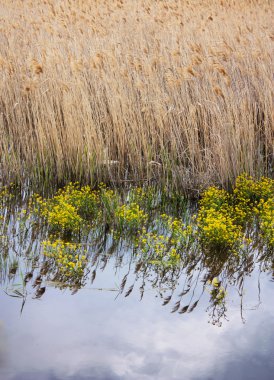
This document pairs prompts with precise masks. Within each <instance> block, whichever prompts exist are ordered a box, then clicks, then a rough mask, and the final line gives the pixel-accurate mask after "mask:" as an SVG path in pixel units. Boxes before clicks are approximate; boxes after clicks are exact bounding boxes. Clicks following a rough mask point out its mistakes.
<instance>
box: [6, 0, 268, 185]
mask: <svg viewBox="0 0 274 380" xmlns="http://www.w3.org/2000/svg"><path fill="white" fill-rule="evenodd" d="M271 3H272V2H271V1H263V0H261V1H260V0H259V1H255V0H254V1H251V0H249V1H248V0H237V1H236V0H235V1H232V0H224V1H221V0H220V1H218V0H212V1H209V0H194V1H183V0H181V1H176V0H169V1H168V0H166V1H160V0H158V1H156V0H141V1H138V0H113V1H108V0H105V1H103V0H102V1H101V0H93V1H91V0H77V1H76V0H74V1H72V0H63V1H61V0H59V1H58V0H44V1H33V0H21V1H20V0H1V1H0V33H1V34H0V75H1V82H0V134H1V135H0V136H1V137H0V152H1V169H0V170H1V177H2V181H5V182H6V181H14V180H16V179H17V180H21V181H24V180H26V179H28V180H29V181H31V182H32V183H40V184H41V183H45V182H46V183H53V182H56V181H59V182H62V181H66V180H70V179H72V180H75V179H78V180H81V181H91V182H96V181H101V180H103V181H112V182H114V183H121V182H123V181H127V180H135V181H146V180H148V181H151V180H155V181H160V182H165V183H168V184H172V185H174V186H179V187H181V188H184V189H186V190H187V189H195V188H198V187H200V186H205V185H208V184H210V183H216V182H217V183H220V184H222V185H224V186H226V185H228V184H229V182H230V181H232V180H233V179H234V178H235V177H236V175H237V174H239V173H240V172H242V171H247V172H249V173H250V174H252V175H254V176H260V175H262V174H266V175H270V176H272V175H273V160H274V148H273V146H274V144H273V143H274V141H273V140H274V139H273V119H274V112H273V87H272V85H273V82H272V81H273V63H272V61H273V56H274V55H273V42H274V41H273V40H274V29H273V12H272V5H271Z"/></svg>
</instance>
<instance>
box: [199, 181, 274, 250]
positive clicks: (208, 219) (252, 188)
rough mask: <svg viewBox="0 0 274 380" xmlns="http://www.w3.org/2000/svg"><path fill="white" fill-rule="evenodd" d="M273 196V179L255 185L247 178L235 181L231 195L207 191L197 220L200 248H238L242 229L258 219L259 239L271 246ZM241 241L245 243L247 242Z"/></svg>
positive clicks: (255, 182) (222, 191) (272, 240)
mask: <svg viewBox="0 0 274 380" xmlns="http://www.w3.org/2000/svg"><path fill="white" fill-rule="evenodd" d="M273 196H274V181H273V180H272V179H270V178H264V177H263V178H261V179H260V180H258V181H256V180H255V179H253V178H252V177H251V176H248V175H247V174H242V175H240V176H239V177H238V178H237V180H236V184H235V188H234V190H233V193H232V194H231V195H230V194H229V193H227V192H226V191H225V190H219V189H217V188H215V187H210V188H209V189H207V190H206V191H205V192H204V194H203V197H202V200H201V202H200V209H199V212H198V217H197V224H198V228H199V232H200V239H201V240H202V242H203V244H204V245H206V246H217V247H219V248H220V247H228V248H232V247H237V246H240V242H241V240H243V239H244V231H245V229H246V228H247V227H248V225H252V223H253V225H254V220H255V217H257V218H258V222H259V228H260V230H261V231H262V237H263V238H264V239H265V241H266V243H267V244H270V245H273V243H274V238H273V236H274V230H273V219H274V211H273V209H274V206H273V203H274V202H273ZM244 241H245V242H246V243H248V242H249V241H250V240H249V239H245V240H244ZM242 246H244V245H242Z"/></svg>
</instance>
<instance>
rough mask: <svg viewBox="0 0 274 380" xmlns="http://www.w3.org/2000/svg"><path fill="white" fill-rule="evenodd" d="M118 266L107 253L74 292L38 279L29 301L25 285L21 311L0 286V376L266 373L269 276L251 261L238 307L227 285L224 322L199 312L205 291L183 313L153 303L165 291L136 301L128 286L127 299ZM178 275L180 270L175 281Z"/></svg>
mask: <svg viewBox="0 0 274 380" xmlns="http://www.w3.org/2000/svg"><path fill="white" fill-rule="evenodd" d="M127 272H128V266H127V265H125V266H124V267H122V268H118V269H117V268H115V260H113V259H111V260H110V261H109V262H108V264H107V266H106V267H105V269H104V271H98V273H97V276H96V279H95V281H94V282H93V284H90V283H87V284H86V286H85V287H84V288H82V289H80V290H79V291H78V292H77V293H76V294H74V295H72V294H71V291H69V290H60V289H57V288H55V287H54V284H51V283H48V284H45V285H46V291H45V293H44V294H43V296H42V297H41V298H39V299H34V298H33V294H34V291H33V289H32V288H31V284H29V285H28V287H27V288H28V292H29V293H30V294H29V295H28V296H27V300H26V302H25V305H24V308H23V311H22V313H21V306H22V299H21V298H15V297H10V296H8V295H6V294H5V293H4V292H3V291H1V311H0V320H1V322H0V323H1V324H0V337H1V340H0V342H1V343H0V378H1V380H2V379H3V380H5V379H7V380H8V379H26V380H31V379H75V380H76V379H105V380H106V379H213V378H214V379H215V378H217V379H231V378H235V379H254V380H255V379H272V378H273V371H274V360H273V358H274V344H273V341H274V305H273V290H274V283H273V282H271V281H270V279H271V277H270V276H269V275H267V274H265V273H263V274H262V273H261V274H260V273H259V270H258V268H256V269H254V271H253V273H252V276H251V277H248V278H246V280H245V286H244V288H243V289H244V297H243V300H242V305H241V299H240V298H239V295H238V294H237V291H236V290H235V289H233V288H231V289H230V290H229V296H228V300H227V309H228V310H227V313H226V315H227V319H228V321H226V320H225V321H224V322H223V323H222V326H221V327H217V326H216V325H213V324H212V323H211V322H212V319H211V317H210V316H209V312H208V311H206V309H207V308H208V304H209V295H208V294H207V293H205V294H204V297H202V298H201V299H200V302H199V304H198V305H197V307H196V308H195V310H193V311H192V312H191V313H184V314H178V313H171V308H172V306H173V305H169V304H167V305H165V306H162V304H163V300H162V299H161V295H162V294H165V293H168V291H165V289H155V288H153V287H152V286H149V285H147V286H146V290H145V291H144V294H143V298H142V300H141V301H140V291H139V289H138V288H137V287H136V291H134V290H133V291H132V293H131V294H130V295H129V296H128V297H124V295H118V297H117V293H118V292H117V286H118V284H120V283H121V281H122V279H123V277H124V275H125V273H127ZM133 277H134V276H133V275H132V274H130V275H129V276H128V279H129V281H134V279H133ZM130 283H131V282H130ZM183 283H184V275H183V274H182V276H181V278H179V282H178V284H177V286H176V289H178V290H181V289H182V286H183ZM198 285H199V284H198ZM198 287H199V286H198ZM2 290H6V288H2ZM178 293H179V291H175V294H178ZM198 293H199V292H198ZM190 297H191V295H190V296H188V297H187V298H186V301H185V302H187V301H189V298H190ZM174 299H175V300H176V295H175V296H174ZM195 299H196V298H195ZM241 309H242V310H241Z"/></svg>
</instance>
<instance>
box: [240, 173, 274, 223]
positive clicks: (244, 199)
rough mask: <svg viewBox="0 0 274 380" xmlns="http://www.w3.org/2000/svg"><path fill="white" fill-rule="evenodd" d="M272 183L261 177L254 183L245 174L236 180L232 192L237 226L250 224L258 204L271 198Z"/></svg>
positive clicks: (273, 188)
mask: <svg viewBox="0 0 274 380" xmlns="http://www.w3.org/2000/svg"><path fill="white" fill-rule="evenodd" d="M273 194H274V181H273V180H272V179H270V178H265V177H262V178H261V179H260V180H258V181H256V180H255V179H254V178H252V177H251V176H249V175H247V174H246V173H244V174H242V175H240V176H238V177H237V179H236V184H235V188H234V190H233V197H234V200H233V201H234V205H235V207H234V216H235V219H237V222H238V223H239V224H242V225H243V224H244V223H246V222H250V220H252V219H253V217H254V215H255V213H256V212H257V207H258V205H259V203H260V202H261V201H262V200H263V201H267V200H268V199H269V198H271V197H273Z"/></svg>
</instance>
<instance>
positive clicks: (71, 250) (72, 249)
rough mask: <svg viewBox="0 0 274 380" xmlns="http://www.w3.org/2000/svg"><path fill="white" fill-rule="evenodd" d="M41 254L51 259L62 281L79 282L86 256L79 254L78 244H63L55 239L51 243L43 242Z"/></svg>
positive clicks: (79, 247)
mask: <svg viewBox="0 0 274 380" xmlns="http://www.w3.org/2000/svg"><path fill="white" fill-rule="evenodd" d="M42 245H43V254H44V255H45V256H46V257H48V258H50V259H53V261H54V264H55V267H56V270H57V274H58V275H60V276H61V277H62V280H63V281H66V282H71V281H75V279H77V280H79V279H81V277H82V276H83V274H84V269H85V267H86V264H87V258H86V255H85V254H83V253H82V252H81V246H80V244H76V243H71V242H64V241H62V240H60V239H57V240H55V241H53V242H51V241H44V242H43V243H42Z"/></svg>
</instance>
